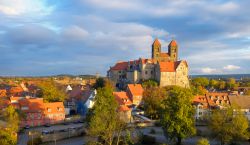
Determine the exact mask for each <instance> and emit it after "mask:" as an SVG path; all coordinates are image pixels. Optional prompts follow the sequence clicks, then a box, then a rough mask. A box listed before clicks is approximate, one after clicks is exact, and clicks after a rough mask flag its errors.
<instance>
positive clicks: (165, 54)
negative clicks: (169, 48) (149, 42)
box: [160, 53, 169, 57]
mask: <svg viewBox="0 0 250 145" xmlns="http://www.w3.org/2000/svg"><path fill="white" fill-rule="evenodd" d="M160 56H161V57H169V54H168V53H160Z"/></svg>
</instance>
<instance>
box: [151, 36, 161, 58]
mask: <svg viewBox="0 0 250 145" xmlns="http://www.w3.org/2000/svg"><path fill="white" fill-rule="evenodd" d="M160 54H161V43H160V41H159V40H158V39H157V38H156V39H155V41H154V43H153V44H152V59H155V60H158V59H159V58H160Z"/></svg>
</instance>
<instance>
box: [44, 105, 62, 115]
mask: <svg viewBox="0 0 250 145" xmlns="http://www.w3.org/2000/svg"><path fill="white" fill-rule="evenodd" d="M43 107H44V113H45V114H54V113H64V105H63V102H53V103H44V104H43ZM48 109H50V112H49V110H48Z"/></svg>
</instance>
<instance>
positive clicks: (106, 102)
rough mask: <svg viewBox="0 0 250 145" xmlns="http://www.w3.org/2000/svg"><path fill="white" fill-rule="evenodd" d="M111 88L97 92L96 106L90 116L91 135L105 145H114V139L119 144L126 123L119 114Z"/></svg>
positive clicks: (103, 88) (104, 88)
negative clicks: (115, 138)
mask: <svg viewBox="0 0 250 145" xmlns="http://www.w3.org/2000/svg"><path fill="white" fill-rule="evenodd" d="M112 93H113V89H112V88H111V87H107V86H106V87H102V88H99V89H98V90H97V96H96V100H95V105H94V107H93V109H92V111H91V113H90V114H89V115H90V116H89V119H88V120H89V122H88V124H89V133H90V135H92V136H98V137H99V139H100V140H101V141H103V142H104V143H105V144H109V145H112V144H113V143H114V137H115V136H116V137H117V140H116V142H117V143H119V141H120V140H119V139H120V135H121V131H122V130H123V129H124V123H123V122H122V121H121V120H120V118H119V113H118V112H117V108H118V104H117V102H116V100H115V98H114V96H113V94H112Z"/></svg>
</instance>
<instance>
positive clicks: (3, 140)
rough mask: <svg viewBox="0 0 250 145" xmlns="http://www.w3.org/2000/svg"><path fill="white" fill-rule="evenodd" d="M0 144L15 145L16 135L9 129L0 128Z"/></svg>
mask: <svg viewBox="0 0 250 145" xmlns="http://www.w3.org/2000/svg"><path fill="white" fill-rule="evenodd" d="M0 144H1V145H16V144H17V136H16V133H14V132H12V131H11V130H9V129H2V128H0Z"/></svg>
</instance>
